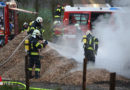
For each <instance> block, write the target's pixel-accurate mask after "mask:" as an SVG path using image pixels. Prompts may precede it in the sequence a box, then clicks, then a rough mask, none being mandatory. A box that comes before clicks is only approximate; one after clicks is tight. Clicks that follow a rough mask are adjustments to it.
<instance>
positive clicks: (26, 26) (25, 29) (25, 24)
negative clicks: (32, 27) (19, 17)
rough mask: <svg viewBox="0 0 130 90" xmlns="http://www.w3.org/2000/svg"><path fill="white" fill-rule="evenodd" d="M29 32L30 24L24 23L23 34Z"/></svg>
mask: <svg viewBox="0 0 130 90" xmlns="http://www.w3.org/2000/svg"><path fill="white" fill-rule="evenodd" d="M27 30H28V23H27V22H24V23H23V29H22V32H24V31H27Z"/></svg>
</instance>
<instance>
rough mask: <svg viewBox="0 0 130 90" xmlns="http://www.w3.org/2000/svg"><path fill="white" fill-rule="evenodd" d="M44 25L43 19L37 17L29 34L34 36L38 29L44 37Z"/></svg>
mask: <svg viewBox="0 0 130 90" xmlns="http://www.w3.org/2000/svg"><path fill="white" fill-rule="evenodd" d="M42 23H43V18H42V17H37V18H36V20H35V21H34V22H33V23H32V25H31V26H30V28H29V30H28V31H27V33H28V34H32V33H33V31H34V30H35V29H38V30H39V31H40V33H41V35H42V34H43V32H44V29H42Z"/></svg>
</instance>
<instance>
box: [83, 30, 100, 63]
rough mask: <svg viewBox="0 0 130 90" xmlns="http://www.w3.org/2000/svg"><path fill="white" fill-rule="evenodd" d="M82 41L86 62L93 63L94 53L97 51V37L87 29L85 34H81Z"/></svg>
mask: <svg viewBox="0 0 130 90" xmlns="http://www.w3.org/2000/svg"><path fill="white" fill-rule="evenodd" d="M83 43H84V46H83V47H84V55H85V58H87V59H88V63H89V62H92V63H94V62H95V55H96V54H97V51H98V39H97V38H95V37H94V36H93V35H92V33H91V31H90V30H88V31H87V32H86V35H84V36H83Z"/></svg>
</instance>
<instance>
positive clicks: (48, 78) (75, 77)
mask: <svg viewBox="0 0 130 90" xmlns="http://www.w3.org/2000/svg"><path fill="white" fill-rule="evenodd" d="M25 36H26V35H25V33H21V34H19V35H18V36H16V37H15V38H14V39H13V40H12V41H10V42H9V43H8V44H7V45H6V46H4V47H3V48H1V49H0V57H1V58H0V63H2V62H3V61H4V60H6V59H7V58H8V57H9V56H10V55H11V54H12V52H13V51H14V50H15V48H16V47H17V46H18V44H19V43H20V42H21V41H22V40H23V38H24V37H25ZM25 54H26V53H25V51H24V44H23V45H22V46H21V48H20V49H19V50H18V51H17V52H16V54H15V55H14V56H13V57H12V58H11V59H10V61H9V62H8V63H6V64H5V65H3V66H2V67H0V75H2V77H3V78H6V79H8V78H9V79H11V80H25V73H24V72H25V71H24V70H25V68H24V67H25V66H24V63H25V62H24V56H25ZM41 55H42V56H43V58H42V59H41V77H40V78H39V79H31V81H35V82H53V83H60V84H71V85H81V84H82V71H74V70H73V69H75V68H76V66H77V62H76V61H75V60H74V59H68V58H67V57H63V56H61V55H60V54H59V53H58V52H57V51H55V50H53V49H52V48H51V47H49V46H48V47H46V48H45V49H42V51H41ZM117 79H119V80H125V79H124V78H122V77H119V76H118V77H117ZM108 80H109V72H108V71H106V70H102V69H89V70H88V71H87V83H88V84H91V83H94V82H98V81H108Z"/></svg>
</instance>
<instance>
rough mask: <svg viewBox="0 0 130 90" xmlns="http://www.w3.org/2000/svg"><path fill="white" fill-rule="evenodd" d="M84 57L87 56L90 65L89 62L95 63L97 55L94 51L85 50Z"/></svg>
mask: <svg viewBox="0 0 130 90" xmlns="http://www.w3.org/2000/svg"><path fill="white" fill-rule="evenodd" d="M84 52H85V53H84V55H85V58H87V59H88V63H89V62H93V63H94V62H95V54H94V51H93V50H89V49H85V50H84Z"/></svg>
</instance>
